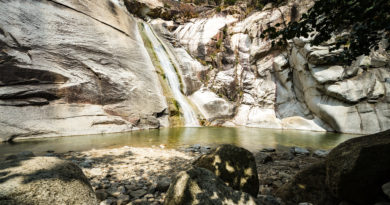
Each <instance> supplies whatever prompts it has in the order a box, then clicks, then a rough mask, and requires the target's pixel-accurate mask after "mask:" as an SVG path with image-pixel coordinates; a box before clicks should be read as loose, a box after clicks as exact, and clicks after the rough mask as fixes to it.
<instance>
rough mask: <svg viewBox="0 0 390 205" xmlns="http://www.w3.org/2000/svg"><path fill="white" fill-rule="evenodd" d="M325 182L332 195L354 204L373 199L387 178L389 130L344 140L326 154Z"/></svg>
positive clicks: (389, 149)
mask: <svg viewBox="0 0 390 205" xmlns="http://www.w3.org/2000/svg"><path fill="white" fill-rule="evenodd" d="M326 171H327V178H326V183H327V185H328V186H329V188H330V190H331V192H332V193H333V194H334V196H336V197H338V198H340V199H343V200H346V201H351V202H354V203H356V204H370V203H374V202H375V201H374V200H375V199H376V198H377V197H378V196H380V195H383V193H382V190H381V186H382V185H383V184H384V183H386V182H388V181H390V175H389V173H390V130H388V131H385V132H380V133H377V134H373V135H367V136H363V137H359V138H354V139H351V140H348V141H346V142H344V143H342V144H340V145H339V146H337V147H336V148H334V149H333V150H332V151H331V152H330V153H329V155H328V157H327V160H326Z"/></svg>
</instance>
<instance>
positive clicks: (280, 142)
mask: <svg viewBox="0 0 390 205" xmlns="http://www.w3.org/2000/svg"><path fill="white" fill-rule="evenodd" d="M354 137H357V135H349V134H335V133H323V132H306V131H293V130H288V131H287V130H273V129H258V128H216V127H200V128H164V129H159V130H143V131H134V132H127V133H116V134H102V135H86V136H73V137H59V138H44V139H30V140H20V141H16V142H14V143H13V144H9V143H7V144H0V156H5V155H9V154H14V153H18V152H21V151H25V150H29V151H32V152H34V153H35V154H42V153H44V152H46V151H48V150H53V151H55V152H58V153H61V152H68V151H85V150H91V149H100V148H113V147H122V146H133V147H152V146H159V145H161V144H164V145H165V146H166V147H167V148H180V147H185V146H188V145H193V144H200V145H209V146H215V145H217V144H235V145H238V146H241V147H244V148H247V149H249V150H251V151H256V150H260V149H261V148H264V147H274V148H281V147H290V146H299V147H306V148H312V149H331V148H333V147H335V146H337V145H338V144H340V143H341V142H343V141H345V140H348V139H351V138H354Z"/></svg>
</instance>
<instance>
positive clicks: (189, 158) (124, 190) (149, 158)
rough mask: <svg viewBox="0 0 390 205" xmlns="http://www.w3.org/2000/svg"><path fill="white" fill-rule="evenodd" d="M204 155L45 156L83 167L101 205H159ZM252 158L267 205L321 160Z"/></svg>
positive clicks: (271, 153) (158, 151) (142, 151)
mask: <svg viewBox="0 0 390 205" xmlns="http://www.w3.org/2000/svg"><path fill="white" fill-rule="evenodd" d="M208 150H210V147H203V146H200V145H194V146H191V147H188V148H185V149H184V148H183V149H178V150H171V149H164V148H163V147H154V148H137V147H128V146H125V147H122V148H115V149H100V150H90V151H84V152H68V153H63V154H55V153H48V154H47V155H48V156H58V157H59V158H61V159H65V160H70V161H71V162H73V163H75V164H77V165H78V166H79V167H81V168H82V170H83V172H84V173H85V175H86V176H87V178H88V179H89V180H90V183H91V185H92V187H93V189H94V190H95V192H96V195H97V198H98V200H99V201H100V204H101V205H105V204H156V205H157V204H163V202H164V199H165V196H166V191H167V189H168V187H169V185H170V183H171V181H172V179H173V178H174V177H175V176H177V174H178V173H179V172H181V171H183V170H187V169H189V168H190V167H191V164H192V162H193V161H195V160H196V159H197V158H199V156H201V155H202V153H203V154H204V153H207V152H208ZM294 150H295V151H294ZM316 152H318V151H316ZM254 156H255V159H256V164H257V172H258V175H259V182H260V191H259V195H258V198H260V199H261V200H262V201H263V202H264V203H265V204H284V203H283V202H282V201H281V199H278V198H276V197H274V194H275V191H276V190H277V189H278V188H279V187H281V186H282V185H283V184H285V183H287V182H289V181H290V180H291V179H292V178H293V177H294V175H295V174H296V173H297V172H298V171H300V170H302V169H304V168H306V167H307V166H309V165H310V164H313V163H315V162H318V161H320V160H321V159H322V157H321V156H318V155H316V154H314V152H313V153H311V152H307V150H306V149H304V148H295V149H294V148H292V149H291V150H287V151H281V150H275V149H272V148H269V149H263V150H259V151H257V152H255V153H254Z"/></svg>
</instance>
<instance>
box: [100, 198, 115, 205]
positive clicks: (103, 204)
mask: <svg viewBox="0 0 390 205" xmlns="http://www.w3.org/2000/svg"><path fill="white" fill-rule="evenodd" d="M115 202H116V201H115V200H114V199H106V200H104V201H102V202H100V204H99V205H111V204H114V203H115Z"/></svg>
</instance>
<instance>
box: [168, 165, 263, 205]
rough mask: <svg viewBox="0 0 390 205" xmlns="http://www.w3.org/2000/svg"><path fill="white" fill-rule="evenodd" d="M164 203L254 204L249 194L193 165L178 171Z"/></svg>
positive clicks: (174, 204)
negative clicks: (233, 187)
mask: <svg viewBox="0 0 390 205" xmlns="http://www.w3.org/2000/svg"><path fill="white" fill-rule="evenodd" d="M164 204H165V205H179V204H180V205H190V204H218V205H227V204H229V205H232V204H242V205H244V204H245V205H255V204H257V202H256V199H255V198H253V197H252V196H251V195H249V194H247V193H245V192H240V191H237V190H233V189H232V188H231V187H228V186H226V185H225V183H224V182H223V181H222V180H221V179H219V178H218V177H217V176H215V174H213V173H212V172H210V171H209V170H207V169H204V168H199V167H194V168H191V169H189V170H187V171H183V172H180V173H179V174H178V176H177V177H176V179H175V180H174V181H173V183H172V184H171V186H170V187H169V189H168V192H167V195H166V197H165V201H164Z"/></svg>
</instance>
